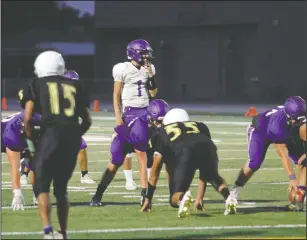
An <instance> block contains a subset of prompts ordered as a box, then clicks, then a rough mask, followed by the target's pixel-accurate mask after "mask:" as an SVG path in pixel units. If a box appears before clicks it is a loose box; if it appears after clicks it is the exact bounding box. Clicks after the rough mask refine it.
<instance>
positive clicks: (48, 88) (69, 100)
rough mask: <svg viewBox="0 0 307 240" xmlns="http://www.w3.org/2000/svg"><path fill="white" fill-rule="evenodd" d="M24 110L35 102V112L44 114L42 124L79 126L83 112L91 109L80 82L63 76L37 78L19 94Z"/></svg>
mask: <svg viewBox="0 0 307 240" xmlns="http://www.w3.org/2000/svg"><path fill="white" fill-rule="evenodd" d="M18 99H19V101H20V104H21V106H22V107H23V108H24V106H25V103H26V102H27V101H29V100H31V101H33V102H34V106H35V109H34V111H35V112H37V113H40V114H42V124H43V125H44V126H48V125H58V124H61V125H62V124H71V123H75V124H79V116H80V113H81V111H82V110H83V109H84V108H86V107H89V97H88V95H87V94H86V93H85V91H84V90H83V88H82V86H81V84H80V82H79V81H73V80H70V79H67V78H64V77H62V76H58V75H57V76H48V77H43V78H37V79H34V80H33V81H31V82H30V84H28V85H27V86H26V87H25V88H24V89H22V90H20V91H19V92H18Z"/></svg>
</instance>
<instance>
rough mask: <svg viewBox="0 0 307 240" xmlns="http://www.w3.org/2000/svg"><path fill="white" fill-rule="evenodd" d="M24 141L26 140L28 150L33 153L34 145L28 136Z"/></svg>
mask: <svg viewBox="0 0 307 240" xmlns="http://www.w3.org/2000/svg"><path fill="white" fill-rule="evenodd" d="M26 142H27V145H28V148H29V151H30V152H31V153H35V146H34V143H33V141H32V140H30V139H29V138H27V139H26Z"/></svg>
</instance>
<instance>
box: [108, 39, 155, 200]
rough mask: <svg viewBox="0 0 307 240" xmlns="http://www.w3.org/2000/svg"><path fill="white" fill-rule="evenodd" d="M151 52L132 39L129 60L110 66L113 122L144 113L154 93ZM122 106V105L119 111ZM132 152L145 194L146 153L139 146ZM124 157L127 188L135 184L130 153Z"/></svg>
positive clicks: (127, 119)
mask: <svg viewBox="0 0 307 240" xmlns="http://www.w3.org/2000/svg"><path fill="white" fill-rule="evenodd" d="M152 52H153V50H152V48H151V46H150V44H149V43H148V42H147V41H146V40H144V39H136V40H133V41H132V42H130V43H129V44H128V46H127V57H128V59H129V60H130V61H129V62H123V63H118V64H116V65H114V67H113V78H114V91H113V105H114V112H115V118H116V125H121V124H122V123H123V122H124V123H126V124H129V123H130V122H131V121H132V120H133V119H135V118H137V117H141V116H143V115H146V108H147V106H148V104H149V98H150V97H154V96H156V93H157V87H156V81H155V74H156V71H155V67H154V65H153V64H152V63H151V61H152V59H153V56H152ZM148 92H149V94H148ZM149 95H150V96H149ZM121 102H122V107H121ZM121 109H123V112H122V113H121ZM135 153H136V155H137V159H138V163H139V169H140V186H141V188H142V192H141V194H142V195H144V194H145V191H146V188H147V175H148V172H147V170H146V169H147V167H146V165H147V163H146V162H147V159H146V153H145V152H142V151H138V150H136V152H135ZM126 161H127V162H126V163H125V164H124V165H125V168H126V169H125V170H124V173H125V177H126V188H127V189H132V190H133V189H135V188H136V186H135V183H134V181H133V178H132V169H131V165H132V164H131V157H129V156H128V157H127V158H126Z"/></svg>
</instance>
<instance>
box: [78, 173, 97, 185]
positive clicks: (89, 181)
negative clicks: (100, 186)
mask: <svg viewBox="0 0 307 240" xmlns="http://www.w3.org/2000/svg"><path fill="white" fill-rule="evenodd" d="M81 183H84V184H95V183H96V182H95V181H94V180H93V179H92V178H91V177H90V176H89V175H88V174H85V175H84V176H83V177H82V175H81Z"/></svg>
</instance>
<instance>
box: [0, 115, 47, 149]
mask: <svg viewBox="0 0 307 240" xmlns="http://www.w3.org/2000/svg"><path fill="white" fill-rule="evenodd" d="M23 119H24V111H21V112H17V113H14V114H12V115H10V116H8V117H6V118H4V119H2V121H1V139H2V144H1V151H2V152H3V151H5V147H8V148H9V149H11V150H12V151H16V152H21V151H22V150H23V149H24V147H25V141H24V139H23V138H22V134H21V132H22V130H23ZM40 121H41V115H40V114H38V113H34V115H33V118H32V123H33V124H34V125H40Z"/></svg>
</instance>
